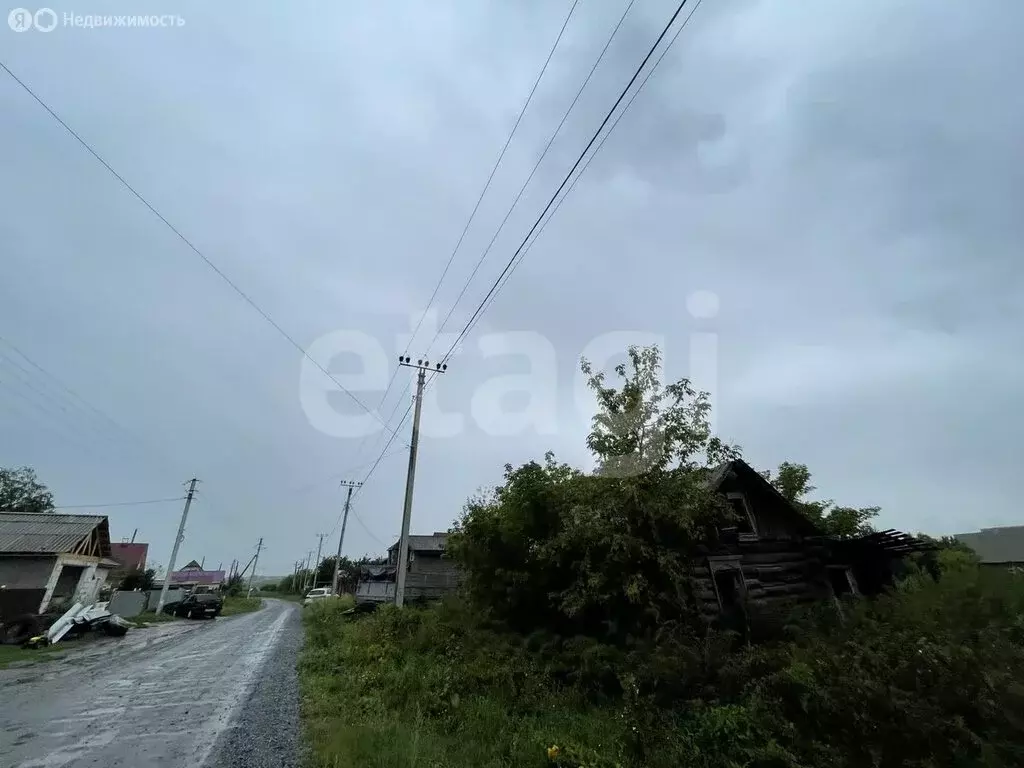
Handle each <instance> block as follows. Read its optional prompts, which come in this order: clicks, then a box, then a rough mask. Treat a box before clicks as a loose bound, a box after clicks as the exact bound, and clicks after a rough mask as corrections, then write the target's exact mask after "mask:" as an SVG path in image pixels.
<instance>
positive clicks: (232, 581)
mask: <svg viewBox="0 0 1024 768" xmlns="http://www.w3.org/2000/svg"><path fill="white" fill-rule="evenodd" d="M245 591H246V585H245V577H244V576H242V574H240V573H236V574H234V575H233V576H232V577H231V578H229V579H228V580H227V581H226V582H224V593H225V594H227V595H231V596H232V597H238V596H239V595H241V594H242V593H243V592H245Z"/></svg>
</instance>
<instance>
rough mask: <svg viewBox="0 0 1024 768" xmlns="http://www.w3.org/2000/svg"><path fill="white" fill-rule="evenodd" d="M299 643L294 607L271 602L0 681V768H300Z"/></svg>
mask: <svg viewBox="0 0 1024 768" xmlns="http://www.w3.org/2000/svg"><path fill="white" fill-rule="evenodd" d="M301 641H302V624H301V619H300V610H299V608H298V606H296V605H294V604H291V603H286V602H283V601H279V600H268V601H266V606H265V607H264V608H263V610H261V611H257V612H255V613H250V614H244V615H241V616H235V617H231V618H218V619H215V620H214V621H179V622H174V623H169V624H163V625H159V626H156V627H150V628H147V629H133V630H131V631H129V632H128V634H127V635H126V636H125V637H124V638H122V639H119V640H102V641H97V642H96V643H95V644H94V645H92V646H91V647H88V648H83V649H82V650H81V651H77V652H72V653H70V654H69V655H68V656H67V657H66V658H65V659H62V660H60V661H56V662H53V663H45V664H39V665H34V666H32V667H25V668H22V669H18V670H6V671H2V672H0V766H2V768H85V767H86V766H89V767H90V768H149V766H154V767H156V766H159V768H243V767H244V768H263V767H264V766H266V767H267V768H270V767H271V766H272V767H273V768H292V767H293V766H298V765H299V764H300V762H301V760H300V755H299V742H298V732H299V724H298V716H299V713H298V681H297V678H296V670H295V663H296V657H297V654H298V650H299V646H300V644H301ZM72 646H73V643H68V647H69V648H71V647H72Z"/></svg>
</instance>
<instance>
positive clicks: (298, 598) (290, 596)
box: [259, 592, 303, 603]
mask: <svg viewBox="0 0 1024 768" xmlns="http://www.w3.org/2000/svg"><path fill="white" fill-rule="evenodd" d="M259 595H260V597H268V598H270V599H271V600H288V601H289V602H292V603H301V602H302V600H303V598H302V595H296V594H294V593H291V592H260V593H259Z"/></svg>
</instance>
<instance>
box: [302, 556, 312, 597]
mask: <svg viewBox="0 0 1024 768" xmlns="http://www.w3.org/2000/svg"><path fill="white" fill-rule="evenodd" d="M312 557H313V550H312V549H311V550H309V551H308V552H306V563H305V565H306V567H305V570H304V572H303V574H302V591H303V593H305V591H306V588H307V585H308V584H309V573H310V571H309V561H310V559H311V558H312Z"/></svg>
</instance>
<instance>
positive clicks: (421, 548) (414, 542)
mask: <svg viewBox="0 0 1024 768" xmlns="http://www.w3.org/2000/svg"><path fill="white" fill-rule="evenodd" d="M447 539H448V534H447V533H435V534H434V535H432V536H413V535H410V536H409V549H411V550H412V551H413V552H444V543H445V541H446V540H447ZM397 548H398V542H397V541H396V542H395V543H394V544H392V545H391V546H390V547H388V552H390V551H391V550H393V549H397Z"/></svg>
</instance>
